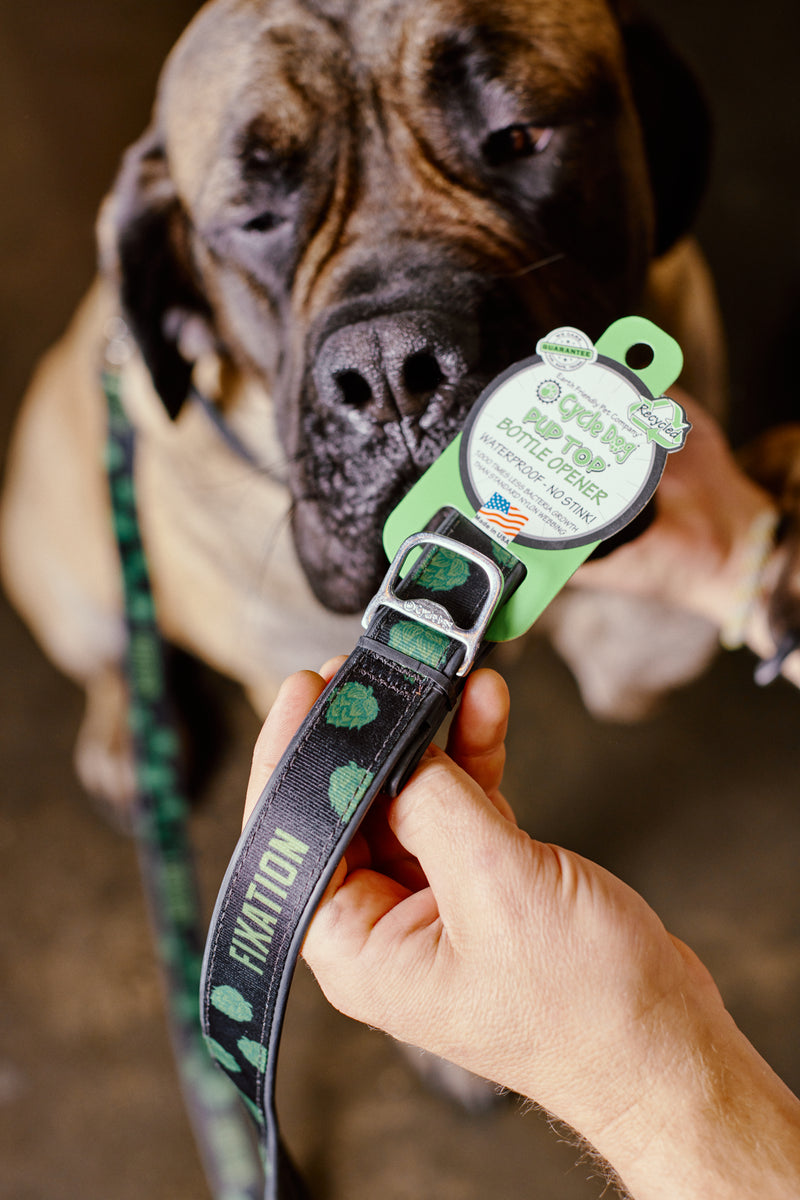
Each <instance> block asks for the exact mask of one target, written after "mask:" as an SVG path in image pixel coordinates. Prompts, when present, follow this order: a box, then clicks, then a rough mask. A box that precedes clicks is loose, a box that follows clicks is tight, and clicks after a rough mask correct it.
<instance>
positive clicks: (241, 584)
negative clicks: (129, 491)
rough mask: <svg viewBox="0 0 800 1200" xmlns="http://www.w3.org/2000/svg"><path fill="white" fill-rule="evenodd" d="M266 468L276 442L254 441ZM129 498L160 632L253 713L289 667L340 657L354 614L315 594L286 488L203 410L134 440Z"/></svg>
mask: <svg viewBox="0 0 800 1200" xmlns="http://www.w3.org/2000/svg"><path fill="white" fill-rule="evenodd" d="M260 449H261V453H262V454H263V456H264V461H274V457H275V455H274V446H272V445H265V444H264V442H263V441H262V444H261V447H260ZM136 483H137V492H138V496H139V507H140V512H141V522H142V533H143V538H144V541H145V548H146V552H147V556H148V562H149V565H150V571H151V575H152V579H153V587H154V591H155V596H156V603H157V607H158V613H159V621H160V624H161V627H162V629H163V632H164V634H165V635H166V636H167V637H168V638H170V639H172V640H174V641H175V642H177V643H178V644H180V645H182V646H184V647H185V648H187V649H189V650H190V651H192V652H193V653H195V654H197V655H198V657H200V658H202V659H203V660H205V661H207V662H209V663H210V664H211V665H212V666H213V667H215V668H217V669H218V670H221V671H223V672H224V673H225V674H227V675H230V676H232V677H233V678H235V679H237V680H239V681H240V682H241V683H243V684H244V685H245V686H246V687H247V688H248V690H249V691H250V692H251V694H254V695H255V697H256V703H257V707H259V708H263V707H265V706H266V705H268V704H269V703H271V698H272V694H273V692H274V690H275V689H276V687H277V685H278V684H279V683H280V681H281V680H282V679H283V678H284V677H285V676H286V675H287V674H288V673H290V672H292V671H295V670H298V669H300V668H312V669H316V668H317V667H319V666H320V665H321V664H322V663H323V662H324V661H325V660H326V659H328V658H330V657H331V656H332V655H334V654H338V653H346V652H349V650H350V649H351V647H352V645H353V643H354V640H355V639H356V638H357V637H358V633H359V630H360V620H359V617H358V616H346V617H343V616H338V615H336V614H334V613H331V612H328V611H327V610H325V609H324V608H322V606H321V605H320V604H319V602H318V601H317V600H316V599H315V598H314V596H313V595H312V593H311V590H310V588H309V586H308V584H307V582H306V580H305V578H304V576H303V574H302V571H301V569H300V566H299V564H298V562H297V557H296V554H295V551H294V545H293V542H292V536H291V530H290V523H289V512H290V500H289V494H288V491H287V490H286V488H285V487H284V486H283V485H282V484H281V483H280V482H278V481H276V480H274V479H272V478H270V477H269V476H268V475H267V474H265V473H264V472H260V471H258V470H256V469H254V468H253V467H252V466H251V465H250V464H248V463H247V462H245V461H244V460H243V459H241V458H240V457H238V456H237V455H236V454H235V453H234V452H233V451H231V450H230V449H229V447H228V446H226V444H225V443H224V441H223V440H222V438H221V437H220V434H219V432H218V431H217V430H216V429H215V428H214V426H213V425H212V424H211V422H210V421H209V419H208V417H207V416H206V414H204V413H203V412H202V411H200V410H199V409H198V410H192V411H187V412H186V414H184V415H183V416H182V418H181V420H180V421H179V422H178V424H177V425H176V426H174V427H171V428H169V429H163V428H162V429H160V430H159V431H154V430H152V429H149V430H148V429H145V430H144V431H143V433H142V435H141V436H140V442H139V455H138V463H137V480H136Z"/></svg>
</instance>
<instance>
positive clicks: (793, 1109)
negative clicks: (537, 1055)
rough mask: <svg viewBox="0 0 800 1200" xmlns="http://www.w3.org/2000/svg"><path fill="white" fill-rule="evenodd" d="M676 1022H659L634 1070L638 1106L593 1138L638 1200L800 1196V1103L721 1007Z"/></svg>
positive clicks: (705, 1007) (627, 1109)
mask: <svg viewBox="0 0 800 1200" xmlns="http://www.w3.org/2000/svg"><path fill="white" fill-rule="evenodd" d="M684 999H685V997H683V996H681V997H678V1000H679V1001H681V1002H683V1001H684ZM674 1018H675V1019H670V1018H669V1017H666V1019H665V1016H664V1014H663V1013H662V1014H660V1017H659V1022H658V1029H657V1030H653V1029H651V1031H650V1033H649V1035H648V1037H647V1038H646V1039H645V1042H646V1045H645V1047H643V1049H644V1054H643V1056H642V1058H641V1059H640V1060H639V1061H638V1063H635V1064H631V1066H632V1078H631V1081H630V1083H629V1084H628V1086H629V1087H631V1088H632V1089H634V1090H632V1091H631V1092H629V1096H631V1097H633V1099H632V1100H631V1102H630V1103H628V1104H627V1105H624V1106H623V1107H622V1108H620V1109H618V1110H617V1115H616V1116H615V1117H614V1119H613V1120H612V1121H610V1122H605V1123H604V1124H602V1125H600V1126H599V1127H598V1128H597V1130H595V1131H592V1132H589V1131H588V1130H587V1131H586V1136H587V1137H588V1139H589V1140H590V1141H591V1142H592V1144H593V1145H595V1147H596V1148H597V1150H598V1151H599V1152H600V1153H601V1154H602V1155H603V1156H604V1157H605V1158H606V1159H607V1160H608V1162H609V1163H610V1164H611V1165H612V1166H613V1168H614V1169H615V1171H617V1173H618V1174H619V1176H620V1178H621V1179H622V1180H623V1181H624V1183H625V1185H626V1187H627V1188H628V1189H629V1191H630V1194H631V1196H633V1197H634V1198H635V1200H785V1197H787V1196H790V1195H800V1101H798V1100H797V1098H796V1097H795V1096H794V1095H792V1093H791V1092H790V1091H789V1089H788V1088H787V1087H786V1085H785V1084H784V1083H783V1082H782V1081H781V1080H780V1079H779V1078H778V1077H777V1076H776V1075H775V1073H774V1072H773V1071H772V1070H771V1068H770V1067H769V1066H768V1065H767V1064H766V1063H765V1062H764V1060H763V1059H762V1058H761V1056H760V1055H759V1054H758V1053H757V1051H756V1050H755V1049H754V1047H753V1046H752V1045H751V1044H750V1043H749V1042H748V1041H747V1039H746V1038H745V1037H744V1035H743V1034H742V1033H741V1031H740V1030H739V1029H738V1028H737V1027H736V1025H735V1023H734V1022H733V1020H732V1018H731V1017H730V1015H729V1014H728V1013H727V1012H726V1011H725V1009H724V1007H723V1006H722V1004H721V1001H720V1002H719V1003H718V1004H714V1005H710V1006H709V1005H708V1004H704V1005H703V1006H702V1007H701V1008H699V1009H697V1010H696V1011H695V1012H694V1013H692V1012H691V1009H685V1010H684V1013H683V1014H679V1013H678V1012H676V1013H675V1014H674Z"/></svg>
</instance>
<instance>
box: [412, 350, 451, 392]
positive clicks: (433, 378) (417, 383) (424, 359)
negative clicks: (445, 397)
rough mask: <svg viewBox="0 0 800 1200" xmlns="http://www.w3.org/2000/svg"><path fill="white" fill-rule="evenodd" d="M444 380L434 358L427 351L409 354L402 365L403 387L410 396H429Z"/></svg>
mask: <svg viewBox="0 0 800 1200" xmlns="http://www.w3.org/2000/svg"><path fill="white" fill-rule="evenodd" d="M444 378H445V376H444V374H443V372H442V369H441V367H440V366H439V363H438V361H437V359H436V356H435V355H434V354H431V352H430V351H429V350H421V351H420V352H419V353H418V354H411V355H410V356H409V357H408V358H407V359H406V361H405V362H404V364H403V385H404V387H405V389H406V391H407V392H408V393H409V395H411V396H428V395H430V394H431V393H432V392H435V391H436V389H437V388H438V387H439V385H440V384H441V383H442V382H443V381H444Z"/></svg>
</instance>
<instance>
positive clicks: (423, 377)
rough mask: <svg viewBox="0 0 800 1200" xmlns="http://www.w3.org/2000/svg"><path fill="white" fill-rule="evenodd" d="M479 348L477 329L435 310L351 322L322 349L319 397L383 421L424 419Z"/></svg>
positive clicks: (316, 374)
mask: <svg viewBox="0 0 800 1200" xmlns="http://www.w3.org/2000/svg"><path fill="white" fill-rule="evenodd" d="M470 343H471V344H470ZM477 347H478V334H477V329H476V328H474V327H471V326H469V325H465V326H464V327H457V329H456V330H454V329H453V322H452V320H448V321H447V322H445V320H444V319H443V318H441V317H438V316H437V315H436V314H435V313H432V312H425V311H423V312H403V313H398V314H396V315H391V316H384V317H378V318H377V319H374V320H369V321H360V322H358V323H356V324H352V325H346V326H344V327H343V328H341V329H337V330H336V331H335V332H334V333H332V334H330V335H329V336H328V338H327V339H326V341H325V342H324V343H323V345H322V348H321V350H320V352H319V355H318V357H317V360H316V363H315V366H314V370H313V378H314V384H315V386H316V391H317V396H318V398H319V401H320V403H321V404H322V405H323V406H324V407H328V408H333V407H335V406H337V405H343V406H344V407H345V408H346V409H350V410H353V411H360V412H364V413H365V414H366V415H368V416H369V417H370V418H371V419H372V420H373V421H376V422H377V423H378V424H384V423H385V422H387V421H396V420H398V418H401V417H410V418H416V419H419V420H420V421H421V422H424V416H425V413H426V410H427V409H428V407H429V406H430V404H431V402H432V401H433V400H434V398H436V397H437V396H438V397H440V398H444V397H445V396H450V395H452V393H453V392H454V391H455V390H456V389H457V388H458V387H459V385H460V383H461V381H462V380H463V379H464V377H465V376H466V374H467V373H468V371H469V370H470V368H471V366H472V365H473V362H474V359H475V356H476V352H477ZM440 408H441V405H439V406H436V409H437V413H438V410H439V409H440Z"/></svg>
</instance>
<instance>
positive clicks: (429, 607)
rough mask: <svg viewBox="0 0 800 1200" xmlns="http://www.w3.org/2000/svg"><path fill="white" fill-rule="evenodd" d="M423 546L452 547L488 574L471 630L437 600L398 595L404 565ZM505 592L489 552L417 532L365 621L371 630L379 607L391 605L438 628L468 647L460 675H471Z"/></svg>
mask: <svg viewBox="0 0 800 1200" xmlns="http://www.w3.org/2000/svg"><path fill="white" fill-rule="evenodd" d="M423 546H436V547H439V548H440V549H442V550H448V551H450V552H451V553H452V554H458V555H459V556H460V557H461V558H466V559H467V560H468V561H469V562H471V563H474V564H475V565H476V566H477V567H479V568H480V569H481V570H482V571H483V573H484V574H485V576H486V578H487V581H488V584H489V591H488V594H487V596H486V599H485V601H484V602H483V605H482V607H481V610H480V612H479V613H478V615H477V617H476V618H475V622H474V624H473V625H472V627H471V628H470V629H462V628H461V626H460V625H456V623H455V621H454V620H453V618H452V617H451V616H450V613H449V612H448V611H447V609H446V608H445V607H444V605H443V604H438V603H437V602H436V601H435V600H426V599H411V598H407V599H406V598H404V597H402V596H398V594H397V591H396V585H397V583H398V581H399V579H400V572H401V570H402V567H403V565H404V563H405V561H406V559H407V558H408V556H409V554H410V553H411V552H412V550H416V549H417V548H418V547H423ZM502 595H503V574H502V572H501V570H500V568H499V567H498V565H497V563H495V562H493V561H492V559H490V558H487V556H486V555H485V554H481V552H480V551H479V550H474V549H473V548H472V547H471V546H465V545H464V543H463V542H459V541H456V540H455V539H454V538H449V537H444V536H443V535H442V534H440V533H414V534H412V535H411V537H408V538H406V540H405V541H404V542H403V544H402V546H401V547H400V549H399V550H398V551H397V554H396V555H395V556H394V559H393V561H392V563H391V566H390V567H389V570H388V571H387V572H386V575H385V577H384V580H383V583H382V584H381V586H380V588H379V589H378V591H377V592H376V593H375V595H374V596H373V597H372V599H371V600H370V602H369V604H368V605H367V608H366V610H365V612H364V616H363V617H362V619H361V624H362V625H363V626H364V628H365V629H368V628H369V626H370V624H371V623H372V619H373V617H374V616H375V614H376V612H377V611H378V609H379V608H391V609H394V611H395V612H399V613H402V614H403V615H404V616H406V617H410V618H411V620H413V621H417V622H418V623H419V624H420V625H424V626H426V627H427V628H428V629H434V630H436V631H437V632H438V633H443V634H444V635H445V636H446V637H449V638H453V640H454V641H457V642H461V644H462V645H463V647H464V658H463V660H462V662H461V663H460V665H459V667H458V670H457V672H456V674H457V675H462V676H463V675H467V674H469V672H470V670H471V669H472V666H473V664H474V662H475V658H476V656H477V653H478V650H479V649H480V645H481V642H482V641H483V639H484V637H485V636H486V630H487V629H488V627H489V623H490V621H491V619H492V617H493V616H494V613H495V610H496V608H497V606H498V604H499V602H500V600H501V598H502Z"/></svg>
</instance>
